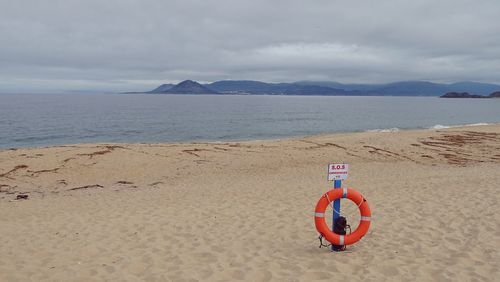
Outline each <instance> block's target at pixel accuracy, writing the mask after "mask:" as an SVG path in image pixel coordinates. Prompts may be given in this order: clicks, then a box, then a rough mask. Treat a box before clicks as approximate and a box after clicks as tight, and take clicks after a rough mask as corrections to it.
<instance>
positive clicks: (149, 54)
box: [0, 0, 500, 92]
mask: <svg viewBox="0 0 500 282" xmlns="http://www.w3.org/2000/svg"><path fill="white" fill-rule="evenodd" d="M499 12H500V2H498V1H464V0H461V1H460V0H458V1H457V0H455V1H450V0H446V1H429V0H423V1H331V0H329V1H326V0H317V1H293V0H289V1H269V0H268V1H263V0H255V1H239V0H226V1H162V0H157V1H154V0H149V1H132V0H121V1H118V0H115V1H98V0H86V1H71V0H66V1H55V0H52V1H36V0H32V1H28V0H17V1H10V0H0V40H1V45H0V91H2V92H6V91H7V92H8V91H13V90H23V91H31V90H43V91H50V90H61V89H78V88H82V87H84V88H89V89H102V90H110V91H121V90H141V89H147V88H149V87H154V86H155V85H156V84H158V83H159V82H176V81H178V80H183V79H188V78H189V79H195V80H201V81H213V80H218V79H259V80H263V81H294V80H302V79H321V80H336V81H341V82H388V81H394V80H413V79H425V80H431V81H440V82H449V81H459V80H476V81H485V82H496V83H499V82H500V47H499V46H500V37H499V36H498V34H500V21H499V20H498V19H497V18H498V14H499Z"/></svg>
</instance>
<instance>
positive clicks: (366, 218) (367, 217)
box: [360, 216, 372, 221]
mask: <svg viewBox="0 0 500 282" xmlns="http://www.w3.org/2000/svg"><path fill="white" fill-rule="evenodd" d="M360 220H364V221H371V220H372V217H371V216H362V217H361V219H360Z"/></svg>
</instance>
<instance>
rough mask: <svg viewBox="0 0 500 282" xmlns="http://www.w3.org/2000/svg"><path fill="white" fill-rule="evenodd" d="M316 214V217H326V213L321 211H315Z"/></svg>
mask: <svg viewBox="0 0 500 282" xmlns="http://www.w3.org/2000/svg"><path fill="white" fill-rule="evenodd" d="M314 216H315V217H325V214H324V213H321V212H315V213H314Z"/></svg>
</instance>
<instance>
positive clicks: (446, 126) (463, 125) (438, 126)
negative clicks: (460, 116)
mask: <svg viewBox="0 0 500 282" xmlns="http://www.w3.org/2000/svg"><path fill="white" fill-rule="evenodd" d="M481 125H489V123H485V122H479V123H470V124H459V125H441V124H436V125H434V126H431V127H429V129H445V128H454V127H465V126H481Z"/></svg>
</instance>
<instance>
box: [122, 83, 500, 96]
mask: <svg viewBox="0 0 500 282" xmlns="http://www.w3.org/2000/svg"><path fill="white" fill-rule="evenodd" d="M496 91H500V85H496V84H489V83H479V82H468V81H466V82H457V83H452V84H442V83H433V82H427V81H401V82H394V83H388V84H342V83H338V82H331V81H298V82H293V83H266V82H261V81H253V80H221V81H216V82H213V83H208V84H200V83H198V82H196V81H192V80H185V81H183V82H181V83H179V84H175V85H174V84H162V85H160V86H159V87H157V88H156V89H153V90H151V91H147V92H142V93H151V94H247V95H252V94H268V95H320V96H441V95H443V94H444V93H447V92H468V93H472V94H475V95H488V94H490V93H492V92H496ZM128 93H132V92H128Z"/></svg>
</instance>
